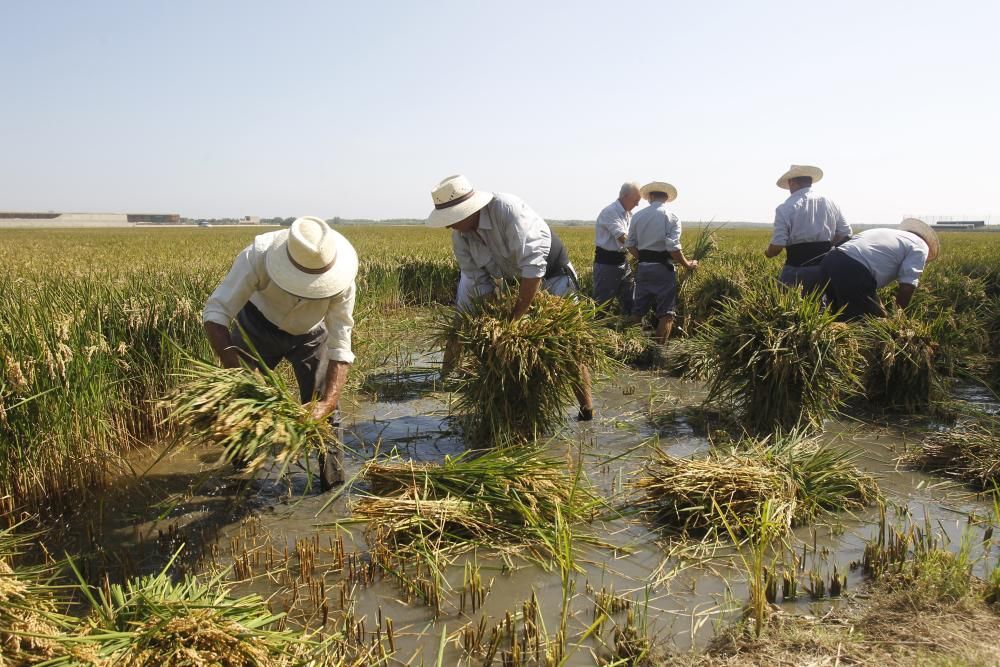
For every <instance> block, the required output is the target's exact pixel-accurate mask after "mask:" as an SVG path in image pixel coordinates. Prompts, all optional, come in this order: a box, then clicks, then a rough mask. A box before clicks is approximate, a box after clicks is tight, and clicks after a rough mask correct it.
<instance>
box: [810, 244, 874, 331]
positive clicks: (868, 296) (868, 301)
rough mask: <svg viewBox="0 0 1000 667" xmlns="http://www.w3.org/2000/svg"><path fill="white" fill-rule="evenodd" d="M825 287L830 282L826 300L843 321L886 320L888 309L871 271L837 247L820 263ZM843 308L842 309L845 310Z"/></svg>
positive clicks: (821, 280)
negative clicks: (882, 318)
mask: <svg viewBox="0 0 1000 667" xmlns="http://www.w3.org/2000/svg"><path fill="white" fill-rule="evenodd" d="M820 269H821V271H822V276H821V279H820V282H821V284H822V283H826V298H827V301H829V303H830V308H832V309H833V310H835V311H837V310H840V311H841V312H840V314H839V315H837V319H838V320H839V321H841V322H854V321H856V320H860V319H861V318H863V317H885V309H884V308H882V303H881V302H880V301H879V299H878V294H877V293H876V285H875V277H874V276H873V275H872V274H871V272H870V271H869V270H868V268H867V267H866V266H865V265H864V264H862V263H861V262H858V261H857V260H854V259H851V258H850V257H848V256H847V253H845V252H844V251H842V250H840V249H839V248H834V249H833V250H831V251H830V252H829V253H827V255H826V256H825V257H824V258H823V262H822V264H820ZM841 309H842V310H841Z"/></svg>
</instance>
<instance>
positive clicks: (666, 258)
mask: <svg viewBox="0 0 1000 667" xmlns="http://www.w3.org/2000/svg"><path fill="white" fill-rule="evenodd" d="M639 261H640V262H652V263H654V264H663V265H664V266H669V267H670V268H671V269H672V268H674V263H673V262H672V261H671V259H670V251H669V250H640V251H639Z"/></svg>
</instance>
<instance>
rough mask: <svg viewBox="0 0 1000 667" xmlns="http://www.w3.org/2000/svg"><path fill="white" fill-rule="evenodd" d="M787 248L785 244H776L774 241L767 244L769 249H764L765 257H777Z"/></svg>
mask: <svg viewBox="0 0 1000 667" xmlns="http://www.w3.org/2000/svg"><path fill="white" fill-rule="evenodd" d="M784 249H785V246H783V245H774V244H773V243H772V244H770V245H768V246H767V250H765V251H764V256H765V257H777V256H778V255H780V254H781V251H782V250H784Z"/></svg>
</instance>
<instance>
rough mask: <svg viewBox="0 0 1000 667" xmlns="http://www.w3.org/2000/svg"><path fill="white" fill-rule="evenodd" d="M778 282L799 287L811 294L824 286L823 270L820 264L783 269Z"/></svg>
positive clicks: (784, 267)
mask: <svg viewBox="0 0 1000 667" xmlns="http://www.w3.org/2000/svg"><path fill="white" fill-rule="evenodd" d="M778 281H779V282H781V283H782V284H783V285H788V286H789V287H793V286H795V285H798V286H800V287H801V288H802V291H803V292H811V291H813V290H814V289H817V288H819V287H821V286H822V283H823V270H822V269H821V268H820V266H819V264H817V265H815V266H789V265H788V264H785V266H783V267H782V269H781V275H779V276H778Z"/></svg>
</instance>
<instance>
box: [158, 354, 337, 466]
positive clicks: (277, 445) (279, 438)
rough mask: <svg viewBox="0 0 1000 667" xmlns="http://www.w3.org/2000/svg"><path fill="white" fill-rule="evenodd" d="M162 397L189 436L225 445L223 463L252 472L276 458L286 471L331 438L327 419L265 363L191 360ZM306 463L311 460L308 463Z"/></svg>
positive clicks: (170, 415)
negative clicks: (222, 363) (244, 364)
mask: <svg viewBox="0 0 1000 667" xmlns="http://www.w3.org/2000/svg"><path fill="white" fill-rule="evenodd" d="M177 380H178V385H177V388H176V389H175V390H173V391H172V392H171V393H170V395H169V396H168V397H167V398H166V399H164V404H165V406H166V407H167V411H168V417H167V421H168V423H170V424H171V425H173V426H174V428H176V429H178V430H179V432H180V434H181V435H183V436H184V437H185V438H188V439H191V440H193V441H196V442H202V443H205V444H209V445H214V446H218V447H221V449H222V452H221V454H220V462H239V463H241V464H244V465H245V466H246V467H247V468H248V469H249V470H250V471H255V470H257V469H258V468H259V467H260V466H262V465H263V464H264V462H265V461H267V460H268V459H269V458H270V457H272V456H273V457H275V458H276V459H277V462H278V463H279V464H280V465H281V470H282V472H284V471H285V469H286V468H287V467H288V465H289V464H290V463H291V462H293V461H297V460H299V459H302V458H304V459H305V460H306V461H307V462H308V454H309V453H310V452H311V451H312V450H317V451H319V450H321V449H322V448H323V447H324V443H325V442H327V441H329V440H332V438H333V431H332V428H331V427H330V425H329V423H328V422H327V421H326V420H316V419H313V418H312V416H311V414H310V412H309V406H304V405H302V404H301V403H300V402H299V399H298V396H297V394H295V393H294V392H293V391H292V390H290V389H289V387H288V386H287V385H286V383H285V381H284V380H283V378H282V377H281V375H280V374H278V373H275V372H274V371H271V370H268V369H267V368H264V369H263V370H262V371H260V372H258V371H254V370H250V369H248V368H221V367H219V366H217V365H215V364H211V363H207V362H204V361H201V360H198V359H192V360H191V362H190V365H189V366H188V367H187V368H185V369H183V370H181V371H178V373H177ZM307 465H308V463H307Z"/></svg>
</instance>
